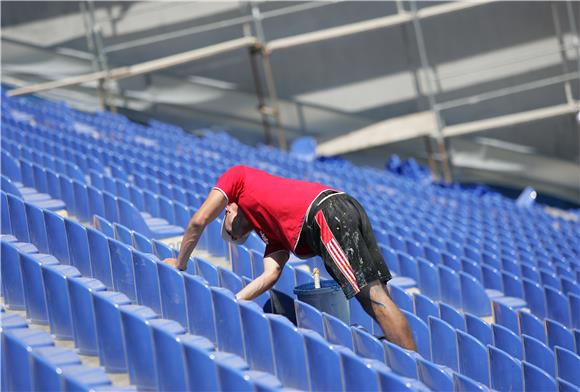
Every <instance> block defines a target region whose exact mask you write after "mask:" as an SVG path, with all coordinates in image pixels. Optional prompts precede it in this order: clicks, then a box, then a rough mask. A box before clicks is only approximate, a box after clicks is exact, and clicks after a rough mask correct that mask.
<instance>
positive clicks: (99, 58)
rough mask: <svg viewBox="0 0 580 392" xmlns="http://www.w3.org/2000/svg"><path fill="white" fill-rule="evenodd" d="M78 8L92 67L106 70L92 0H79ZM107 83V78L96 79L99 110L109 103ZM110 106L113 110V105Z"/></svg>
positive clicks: (97, 69)
mask: <svg viewBox="0 0 580 392" xmlns="http://www.w3.org/2000/svg"><path fill="white" fill-rule="evenodd" d="M80 8H81V11H82V14H83V22H84V25H85V30H86V35H87V46H88V48H89V50H90V51H91V52H92V53H93V56H94V57H93V61H92V63H93V68H94V69H95V70H96V71H106V70H108V62H107V57H106V54H105V51H104V49H103V40H102V36H101V32H100V29H99V27H98V26H97V23H96V19H95V6H94V3H93V1H92V0H88V1H82V2H80ZM108 84H109V80H108V78H106V79H99V80H98V86H97V94H98V96H99V102H100V106H101V110H105V109H107V105H108V103H109V99H108V96H109V92H108ZM111 108H112V110H113V111H115V108H114V107H111Z"/></svg>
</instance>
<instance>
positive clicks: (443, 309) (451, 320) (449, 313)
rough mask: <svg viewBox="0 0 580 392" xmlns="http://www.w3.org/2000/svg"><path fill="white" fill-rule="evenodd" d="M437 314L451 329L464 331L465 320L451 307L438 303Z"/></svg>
mask: <svg viewBox="0 0 580 392" xmlns="http://www.w3.org/2000/svg"><path fill="white" fill-rule="evenodd" d="M439 314H440V315H441V319H442V320H443V321H445V322H447V323H448V324H449V325H451V326H452V327H453V328H456V329H459V330H460V331H465V318H464V317H463V316H462V315H461V313H459V312H458V311H457V310H455V309H454V308H452V307H451V306H449V305H447V304H445V303H443V302H439Z"/></svg>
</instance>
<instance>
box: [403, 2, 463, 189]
mask: <svg viewBox="0 0 580 392" xmlns="http://www.w3.org/2000/svg"><path fill="white" fill-rule="evenodd" d="M411 10H412V11H411V15H412V16H413V27H414V29H415V38H416V40H417V49H418V51H419V59H420V61H421V68H423V73H424V74H425V81H426V89H427V99H428V100H429V106H430V109H431V111H432V112H433V114H434V115H435V123H436V135H435V140H436V142H437V146H438V150H439V160H440V162H441V166H442V169H443V179H444V181H445V182H446V183H448V184H449V183H451V182H452V181H453V178H452V175H451V168H450V162H449V160H450V157H449V155H448V153H447V148H446V144H445V135H444V134H443V128H444V124H443V119H442V118H441V113H440V112H439V109H438V108H437V102H436V101H435V93H434V89H433V86H432V85H431V77H430V76H429V68H430V67H429V60H428V57H427V48H426V47H425V40H424V37H423V30H422V28H421V24H420V22H419V19H418V18H417V2H416V0H413V1H412V2H411ZM429 151H430V149H429V150H427V153H428V154H429Z"/></svg>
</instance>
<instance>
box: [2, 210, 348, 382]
mask: <svg viewBox="0 0 580 392" xmlns="http://www.w3.org/2000/svg"><path fill="white" fill-rule="evenodd" d="M45 214H46V216H47V217H48V216H55V217H56V215H55V214H52V213H50V212H48V211H46V212H45ZM110 241H111V240H110ZM11 246H12V245H9V243H8V242H5V241H3V247H4V248H5V249H9V248H10V247H11ZM14 250H16V252H18V250H17V248H16V247H14ZM8 253H10V251H8ZM19 257H20V264H21V267H23V268H22V274H23V277H24V280H25V281H26V282H27V283H28V284H27V285H26V286H30V287H35V286H42V283H44V284H45V290H47V294H46V295H45V297H46V300H47V305H46V306H47V309H50V311H47V312H46V317H47V318H48V319H49V321H50V320H53V319H55V320H56V319H60V320H61V322H62V321H63V320H66V317H59V313H58V312H57V310H58V309H61V311H62V309H66V308H67V306H60V307H56V308H55V307H52V306H51V301H50V300H48V299H49V298H50V297H51V295H49V293H50V291H51V290H52V289H53V288H54V290H58V289H56V287H57V286H58V285H59V283H57V282H54V281H51V280H50V279H49V278H48V276H50V272H45V271H50V270H52V269H55V268H56V267H54V266H53V267H52V268H50V267H51V266H52V264H51V263H50V262H49V261H48V260H47V259H50V256H45V257H46V259H43V262H41V263H40V264H41V266H40V267H39V266H38V264H36V268H41V269H42V271H43V272H42V275H43V278H44V281H42V282H38V281H36V282H34V279H35V277H34V275H35V274H34V273H31V271H30V268H32V269H34V268H35V267H34V265H35V264H34V261H33V260H34V259H35V258H34V257H31V255H30V254H20V255H19ZM37 258H40V257H39V256H37ZM7 261H8V260H5V263H7ZM51 261H53V260H52V259H51ZM28 264H30V265H28ZM3 265H4V263H3ZM59 266H61V267H64V268H67V269H66V271H67V272H66V273H65V272H64V271H65V269H64V268H59V269H60V271H61V272H62V273H65V274H67V275H66V278H67V279H66V280H68V281H69V290H71V287H72V285H73V284H74V283H73V282H75V281H77V280H79V279H83V278H80V277H79V276H78V270H77V271H74V272H73V271H72V270H76V269H75V268H74V267H70V266H64V265H59ZM158 268H159V280H160V287H163V285H162V284H161V282H162V281H163V273H162V272H161V271H162V270H163V269H164V270H165V271H166V273H167V274H173V277H172V278H170V277H166V278H165V279H172V280H173V281H172V282H168V283H167V284H166V285H165V287H166V288H167V289H168V290H173V289H174V288H175V287H179V284H175V283H176V282H175V279H182V282H183V276H182V275H181V274H180V273H179V272H177V271H176V270H174V269H172V268H171V267H168V266H165V265H163V264H160V263H158ZM7 275H8V276H11V275H13V274H10V273H9V274H7ZM186 277H187V275H186ZM66 280H65V282H66ZM91 281H92V282H93V283H94V282H95V280H94V279H92V280H91ZM97 282H98V281H97ZM169 283H171V284H169ZM177 283H178V282H177ZM65 285H66V283H65ZM60 286H61V287H62V283H60ZM120 286H121V285H119V287H120ZM182 286H183V283H182ZM101 288H102V284H101ZM27 290H28V289H27ZM27 290H24V288H23V293H26V292H27ZM60 290H61V291H62V290H66V286H65V288H61V289H60ZM91 290H92V291H100V290H97V288H96V287H92V288H91ZM126 290H127V289H126V288H125V290H124V291H126ZM214 291H215V290H214ZM225 293H229V294H228V296H230V297H231V295H232V294H231V292H229V291H227V292H225ZM52 294H53V295H52V297H58V298H61V299H62V300H63V301H64V300H65V298H67V295H66V294H64V292H61V293H58V294H60V295H57V293H56V292H53V293H52ZM163 294H164V295H161V301H163V298H173V299H174V298H176V296H175V293H163ZM212 294H213V292H212ZM99 296H100V294H99V293H96V294H95V299H94V307H95V312H96V317H95V320H97V323H98V320H100V319H101V318H102V319H107V313H106V312H105V311H104V310H103V311H99V310H98V308H99V305H98V302H99V300H97V298H98V297H99ZM106 296H107V298H109V299H111V298H115V299H119V297H120V299H123V300H124V298H127V300H129V299H128V297H124V296H121V295H120V294H114V293H113V292H111V293H110V295H106ZM24 297H25V298H27V302H28V299H29V298H30V299H32V295H31V296H29V297H27V296H26V295H24ZM73 297H74V298H75V300H76V299H79V301H80V300H81V299H82V298H83V296H82V295H78V293H77V294H76V295H72V293H71V295H70V301H71V307H72V301H73ZM201 297H202V295H195V296H193V297H189V298H194V299H195V300H196V301H199V299H200V298H201ZM213 299H214V300H215V301H217V299H216V298H215V297H214V298H213ZM231 299H232V300H233V297H231ZM34 302H37V303H36V304H34ZM41 302H42V301H41V300H37V301H32V300H31V301H30V304H29V312H28V314H29V317H31V318H32V319H34V320H36V321H42V317H43V316H42V314H41V313H42V312H41V311H40V310H41V309H42V307H43V306H42V304H41ZM166 303H171V305H167V306H172V307H173V308H175V304H174V303H172V302H171V301H170V300H167V301H166ZM121 304H122V303H121ZM60 305H63V304H62V303H61V304H60ZM86 305H87V304H85V306H83V307H80V308H87V306H86ZM117 305H120V304H119V303H117ZM206 306H207V304H206ZM78 308H79V307H77V309H78ZM163 308H164V307H163V306H162V309H163ZM140 309H141V308H140ZM187 309H188V310H189V309H197V310H198V311H197V312H194V313H195V314H194V315H193V316H194V317H197V319H203V320H206V323H207V317H206V314H207V312H199V309H200V306H193V305H191V306H189V307H187ZM182 310H184V308H182ZM143 311H144V310H143ZM162 311H163V310H162ZM103 312H105V313H103ZM189 313H191V312H189ZM215 314H216V317H217V318H216V325H215V328H216V331H219V328H220V323H219V320H218V319H219V317H221V316H224V317H226V316H227V315H226V313H225V312H220V311H218V310H217V309H216V310H215ZM109 316H110V315H109ZM172 316H173V318H178V315H177V314H173V315H172ZM73 320H75V317H74V316H73ZM282 320H285V319H282ZM109 321H110V317H109ZM84 322H85V323H86V320H85V321H84ZM232 322H233V321H232V320H229V321H228V322H226V323H225V324H223V326H224V327H225V326H226V325H227V326H230V325H232ZM285 322H286V323H288V321H287V320H285ZM50 323H51V326H52V325H53V324H54V325H58V324H59V323H57V322H54V323H53V322H50ZM103 323H104V321H103ZM110 324H111V323H110V322H109V323H107V324H105V325H108V326H109V330H108V332H107V337H106V338H104V337H100V339H105V340H109V339H110V338H111V335H114V333H113V331H111V330H110V327H111V325H110ZM189 324H190V323H187V324H186V325H189ZM105 325H103V326H102V328H105ZM201 325H202V321H201V320H200V322H199V323H198V326H201ZM288 325H291V324H288ZM292 328H293V327H292ZM96 329H97V330H99V329H100V328H99V327H98V326H97V328H96ZM212 330H213V328H209V329H208V330H205V331H204V333H205V334H211V333H213V332H212ZM58 331H59V329H58V328H57V327H55V329H54V330H53V332H55V334H56V335H57V336H60V337H65V335H62V333H60V332H58ZM231 332H232V331H231V328H230V329H229V330H228V331H223V332H222V338H221V339H223V340H224V342H222V344H223V345H224V347H225V346H227V344H228V343H227V342H228V341H231V344H232V347H231V348H230V350H229V351H232V350H238V351H237V352H238V354H241V352H240V351H239V350H240V347H242V346H240V344H239V343H240V339H239V337H241V336H242V334H241V333H240V334H239V335H236V336H238V339H237V340H236V339H233V338H232V337H231ZM217 333H218V334H219V332H217ZM131 335H134V334H131ZM98 336H99V334H98V333H97V337H98ZM111 339H112V338H111ZM228 339H229V340H228ZM232 339H233V340H232ZM97 340H99V339H97ZM219 341H220V338H219V337H218V342H219ZM219 344H220V343H218V345H219ZM135 346H137V345H135ZM79 347H84V346H83V345H82V344H81V345H79ZM107 347H109V349H107ZM112 347H118V345H113V344H112V342H108V344H107V342H106V341H105V342H104V343H101V342H100V341H99V355H100V356H101V357H104V360H103V363H104V365H105V367H106V368H107V369H108V370H110V371H111V370H113V371H114V370H118V369H116V368H115V363H117V362H118V361H120V359H119V358H118V355H116V356H115V354H114V353H113V352H112V351H113V350H112ZM101 349H102V351H104V353H101ZM108 356H109V358H107V357H108ZM137 357H138V358H141V356H137ZM282 357H285V356H282ZM115 359H117V361H115ZM141 371H143V369H141ZM146 374H148V373H146ZM317 374H319V375H320V373H319V372H317ZM319 377H322V378H319V379H320V380H323V379H324V377H326V378H329V375H328V374H327V375H322V376H319ZM338 380H339V381H340V380H341V378H340V377H339V378H338ZM319 382H326V381H319Z"/></svg>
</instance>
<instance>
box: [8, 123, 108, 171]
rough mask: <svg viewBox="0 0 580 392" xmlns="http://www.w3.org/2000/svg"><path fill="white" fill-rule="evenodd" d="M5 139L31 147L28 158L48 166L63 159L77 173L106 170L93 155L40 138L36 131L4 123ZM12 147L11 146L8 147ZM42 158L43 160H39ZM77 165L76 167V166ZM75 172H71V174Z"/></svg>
mask: <svg viewBox="0 0 580 392" xmlns="http://www.w3.org/2000/svg"><path fill="white" fill-rule="evenodd" d="M3 130H4V132H5V133H4V137H5V138H6V139H5V141H9V143H12V144H21V145H24V146H27V147H28V148H29V150H28V151H29V152H24V153H25V154H26V153H28V155H27V156H26V157H25V158H26V159H28V160H30V161H34V162H42V163H44V164H45V165H46V166H49V165H54V164H58V163H59V162H61V161H67V162H69V163H70V164H71V165H74V166H71V168H70V169H69V170H71V172H72V171H78V172H77V174H78V173H79V172H80V173H86V172H87V171H88V170H96V171H99V172H103V171H104V167H103V166H102V165H101V163H100V162H99V161H98V160H97V159H96V158H94V157H93V156H92V155H86V154H82V153H79V152H78V151H77V150H74V149H72V148H69V147H66V146H63V145H62V144H58V143H55V142H53V141H50V140H47V139H44V138H39V137H37V136H36V135H35V134H34V133H30V132H22V131H21V130H20V129H18V128H16V127H15V126H10V125H8V124H4V128H3ZM8 148H10V146H9V147H8ZM38 158H40V159H41V160H38ZM75 166H76V168H75ZM72 175H73V173H71V176H72Z"/></svg>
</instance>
